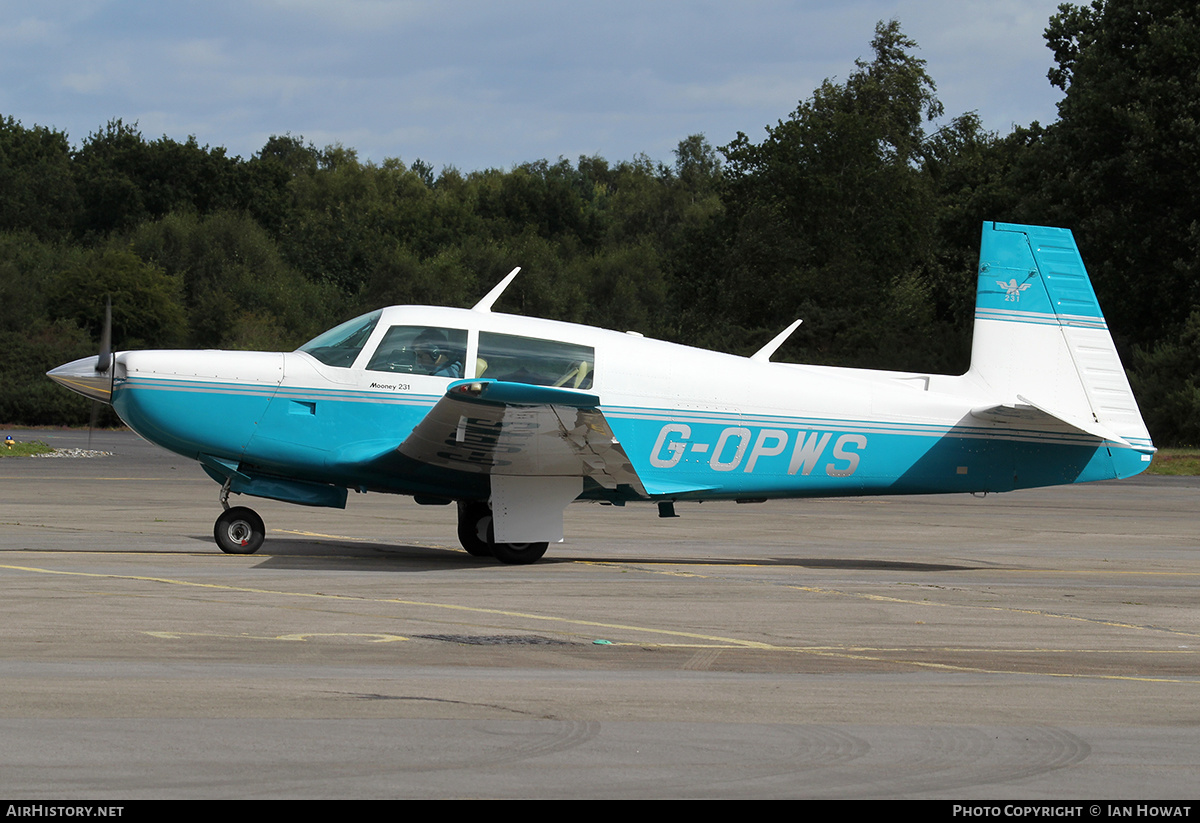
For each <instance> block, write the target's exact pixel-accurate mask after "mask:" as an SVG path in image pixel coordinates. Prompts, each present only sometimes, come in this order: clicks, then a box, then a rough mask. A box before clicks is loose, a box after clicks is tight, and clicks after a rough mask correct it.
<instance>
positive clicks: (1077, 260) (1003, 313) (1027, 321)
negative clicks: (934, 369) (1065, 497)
mask: <svg viewBox="0 0 1200 823" xmlns="http://www.w3.org/2000/svg"><path fill="white" fill-rule="evenodd" d="M968 375H971V376H973V377H974V378H975V379H976V380H978V381H979V382H981V383H982V384H984V385H986V387H987V388H988V389H989V390H990V391H989V393H992V392H994V393H995V395H996V398H997V402H998V403H1001V404H1011V405H1014V406H1033V407H1036V408H1037V409H1039V410H1041V411H1043V412H1046V413H1048V414H1050V415H1052V416H1054V417H1057V418H1059V419H1061V420H1063V421H1065V422H1067V423H1070V424H1071V425H1073V426H1075V427H1077V428H1079V429H1080V430H1082V431H1087V432H1089V433H1092V434H1095V435H1096V436H1100V437H1102V438H1104V439H1106V440H1110V441H1113V442H1116V443H1119V444H1121V445H1125V444H1128V445H1129V446H1132V447H1133V448H1135V449H1137V450H1138V451H1141V452H1144V453H1149V452H1151V451H1153V449H1154V447H1153V445H1152V443H1151V442H1150V435H1149V432H1148V431H1147V430H1146V425H1145V423H1144V422H1143V421H1142V415H1141V412H1140V411H1139V409H1138V406H1137V401H1136V400H1135V399H1134V396H1133V391H1132V389H1130V387H1129V381H1128V379H1127V378H1126V376H1125V369H1124V368H1123V367H1122V365H1121V360H1120V357H1119V356H1118V355H1117V350H1116V346H1114V345H1113V341H1112V336H1111V335H1110V334H1109V331H1108V324H1107V323H1106V322H1105V320H1104V314H1103V313H1102V312H1101V310H1100V304H1099V302H1098V301H1097V300H1096V294H1095V291H1093V289H1092V284H1091V280H1090V278H1089V277H1088V274H1087V269H1086V268H1085V267H1084V265H1083V259H1082V258H1081V257H1080V255H1079V249H1078V247H1077V246H1076V245H1075V238H1074V236H1073V235H1072V234H1071V232H1070V231H1069V230H1067V229H1057V228H1048V227H1044V226H1022V225H1014V224H1008V223H993V222H988V223H985V224H984V226H983V236H982V240H981V243H980V253H979V280H978V288H977V291H976V301H975V333H974V339H973V341H972V348H971V370H970V371H969V372H968Z"/></svg>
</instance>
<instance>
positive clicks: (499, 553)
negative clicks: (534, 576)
mask: <svg viewBox="0 0 1200 823" xmlns="http://www.w3.org/2000/svg"><path fill="white" fill-rule="evenodd" d="M458 542H459V543H460V544H462V547H463V548H464V549H466V550H467V554H470V555H472V556H473V557H494V558H496V559H497V560H499V561H500V562H501V563H505V564H508V565H511V566H523V565H526V564H529V563H535V562H537V561H538V560H540V559H541V558H542V555H544V554H545V553H546V549H547V548H548V547H549V545H550V544H549V543H497V542H496V537H495V531H494V530H493V528H492V508H491V506H490V505H488V503H486V502H485V501H482V500H460V501H458Z"/></svg>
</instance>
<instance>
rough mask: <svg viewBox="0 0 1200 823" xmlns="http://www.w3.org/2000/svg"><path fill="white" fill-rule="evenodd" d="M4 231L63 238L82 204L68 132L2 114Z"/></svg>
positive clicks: (0, 224) (0, 207) (0, 210)
mask: <svg viewBox="0 0 1200 823" xmlns="http://www.w3.org/2000/svg"><path fill="white" fill-rule="evenodd" d="M0 192H2V193H3V194H2V196H0V231H11V230H14V229H28V230H29V231H32V232H34V233H35V234H37V235H38V236H39V237H42V238H61V237H65V236H66V235H67V233H68V232H70V230H71V229H72V228H73V227H74V222H75V219H76V214H77V212H78V210H79V207H80V202H79V196H78V194H77V193H76V191H75V182H74V180H73V179H72V177H71V150H70V146H69V144H68V143H67V135H66V134H64V133H63V132H58V131H54V130H52V129H47V128H43V127H41V126H34V127H33V128H30V129H26V128H24V127H22V126H21V124H20V123H19V122H17V121H16V120H14V119H13V118H11V117H4V116H0Z"/></svg>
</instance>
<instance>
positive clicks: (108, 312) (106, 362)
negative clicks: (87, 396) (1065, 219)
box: [96, 297, 112, 374]
mask: <svg viewBox="0 0 1200 823" xmlns="http://www.w3.org/2000/svg"><path fill="white" fill-rule="evenodd" d="M111 365H112V298H111V297H110V298H108V299H107V300H106V301H105V303H104V329H103V330H102V331H101V332H100V356H99V357H97V358H96V371H97V373H99V374H103V373H104V372H106V371H108V367H109V366H111Z"/></svg>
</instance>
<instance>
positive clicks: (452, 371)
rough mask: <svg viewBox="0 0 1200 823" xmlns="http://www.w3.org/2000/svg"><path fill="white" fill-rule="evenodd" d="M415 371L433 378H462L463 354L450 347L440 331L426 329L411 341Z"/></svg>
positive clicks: (444, 334) (443, 333) (444, 335)
mask: <svg viewBox="0 0 1200 823" xmlns="http://www.w3.org/2000/svg"><path fill="white" fill-rule="evenodd" d="M413 351H414V352H415V354H416V360H417V363H416V366H417V368H416V370H417V371H418V372H419V373H421V374H430V375H433V376H434V377H462V361H463V353H462V352H460V351H457V350H456V349H454V348H453V347H451V346H450V344H449V342H448V341H447V340H446V333H445V332H443V331H442V330H441V329H426V330H425V331H423V332H421V333H420V334H419V335H417V339H416V340H414V341H413Z"/></svg>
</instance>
